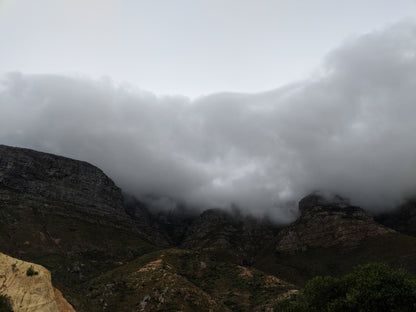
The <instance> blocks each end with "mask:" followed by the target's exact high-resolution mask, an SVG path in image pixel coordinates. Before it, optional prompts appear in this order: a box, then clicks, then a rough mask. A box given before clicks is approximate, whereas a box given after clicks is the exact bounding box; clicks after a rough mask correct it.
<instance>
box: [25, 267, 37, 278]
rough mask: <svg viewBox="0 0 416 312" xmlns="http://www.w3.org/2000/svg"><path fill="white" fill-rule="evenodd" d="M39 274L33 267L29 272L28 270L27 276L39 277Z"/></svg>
mask: <svg viewBox="0 0 416 312" xmlns="http://www.w3.org/2000/svg"><path fill="white" fill-rule="evenodd" d="M38 274H39V272H38V271H35V269H34V268H33V265H31V266H30V267H29V268H28V269H27V270H26V275H27V276H33V275H38Z"/></svg>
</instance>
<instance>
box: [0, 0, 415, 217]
mask: <svg viewBox="0 0 416 312" xmlns="http://www.w3.org/2000/svg"><path fill="white" fill-rule="evenodd" d="M415 4H416V3H415V1H379V0H377V1H376V0H368V1H362V0H360V1H358V0H357V1H351V0H348V1H333V0H317V1H266V0H264V1H261V0H256V1H254V0H253V1H245V0H239V1H231V0H218V1H217V0H209V1H208V0H207V1H196V0H192V1H191V0H189V1H181V0H178V1H157V0H152V1H146V2H144V1H106V0H89V1H85V0H83V1H81V0H71V1H60V0H39V1H18V0H16V1H11V0H3V1H0V72H1V80H0V143H2V144H9V145H15V146H22V147H29V148H34V149H38V150H42V151H46V152H52V153H58V154H61V155H65V156H69V157H74V158H77V159H82V160H86V161H89V162H91V163H93V164H95V165H97V166H99V167H100V168H102V169H103V170H104V171H105V172H106V173H107V174H109V175H110V176H111V177H112V178H113V179H115V181H116V182H117V183H118V184H119V185H120V186H121V187H122V188H123V189H124V190H126V191H129V192H131V193H133V194H135V195H137V196H141V195H143V194H149V193H153V194H162V195H166V196H169V197H173V198H180V199H183V200H185V201H187V202H189V203H191V204H192V205H201V206H204V207H210V206H227V205H229V204H230V203H236V204H238V205H239V206H241V207H242V208H243V209H245V210H247V211H250V212H253V213H256V214H263V213H268V214H270V215H272V216H273V217H275V218H276V219H279V220H280V221H288V220H291V219H293V217H294V215H293V211H292V210H291V207H292V208H293V205H292V206H291V205H290V204H289V203H290V202H292V203H293V202H295V201H296V200H299V199H300V198H301V197H302V196H304V195H306V194H308V193H309V192H311V191H314V190H321V191H327V192H333V193H337V194H340V195H343V196H346V197H349V198H350V199H351V200H352V202H353V203H355V204H358V205H363V206H364V207H366V208H367V209H369V210H372V211H380V210H382V209H388V208H391V207H394V206H395V205H397V204H398V203H400V201H401V200H403V199H405V198H407V197H409V196H414V195H415V194H416V160H415V155H416V145H415V144H414V142H415V140H414V134H415V133H416V117H415V116H416V106H415V90H416V80H415V77H416V40H415V38H416V22H415V18H416V17H415V12H416V6H415ZM11 71H12V72H11ZM7 72H11V73H8V74H7ZM103 76H104V77H103ZM106 77H107V78H106ZM123 81H126V83H123ZM220 90H225V91H238V92H234V93H231V92H228V93H215V92H217V91H220ZM262 90H266V91H262ZM214 91H215V92H214ZM213 92H214V93H213ZM162 94H179V95H174V96H173V95H171V96H162Z"/></svg>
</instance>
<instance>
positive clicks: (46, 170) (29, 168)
mask: <svg viewBox="0 0 416 312" xmlns="http://www.w3.org/2000/svg"><path fill="white" fill-rule="evenodd" d="M0 187H5V188H8V189H12V190H15V191H19V192H23V193H30V194H36V195H41V196H44V197H48V198H51V199H58V200H61V201H65V202H69V203H74V204H78V205H82V206H91V207H96V208H98V209H99V210H100V211H101V212H105V213H120V212H123V208H122V205H123V200H122V195H121V191H120V189H119V188H118V187H117V186H116V185H115V184H114V182H113V181H112V180H111V179H110V178H108V177H107V176H106V175H105V174H104V173H103V172H102V171H101V170H100V169H98V168H97V167H95V166H93V165H91V164H89V163H87V162H83V161H77V160H73V159H69V158H65V157H61V156H56V155H52V154H47V153H41V152H37V151H33V150H29V149H23V148H15V147H10V146H5V145H0Z"/></svg>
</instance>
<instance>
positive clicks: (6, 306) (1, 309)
mask: <svg viewBox="0 0 416 312" xmlns="http://www.w3.org/2000/svg"><path fill="white" fill-rule="evenodd" d="M0 312H13V309H12V303H11V301H10V298H9V297H8V296H5V295H0Z"/></svg>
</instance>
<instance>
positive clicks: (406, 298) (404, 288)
mask: <svg viewBox="0 0 416 312" xmlns="http://www.w3.org/2000/svg"><path fill="white" fill-rule="evenodd" d="M276 310H277V311H279V312H280V311H282V312H303V311H309V312H322V311H326V312H336V311H345V312H353V311H360V312H370V311H371V312H372V311H377V312H390V311H397V312H399V311H400V312H410V311H416V279H415V278H414V277H412V276H410V275H409V274H408V273H406V272H405V271H403V270H393V269H391V268H389V267H388V266H387V265H385V264H380V263H376V264H367V265H363V266H359V267H358V268H356V269H355V270H354V272H352V273H350V274H347V275H344V276H342V277H340V278H335V277H330V276H325V277H322V276H318V277H315V278H313V279H312V280H310V281H309V282H308V283H307V284H306V286H305V289H304V290H303V291H302V293H301V294H300V295H299V296H298V297H297V298H295V299H287V300H283V301H281V302H280V303H279V304H278V305H277V307H276Z"/></svg>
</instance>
